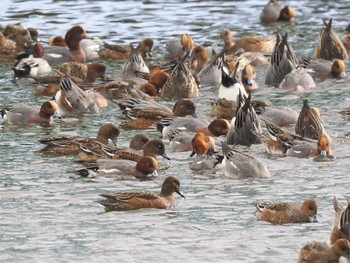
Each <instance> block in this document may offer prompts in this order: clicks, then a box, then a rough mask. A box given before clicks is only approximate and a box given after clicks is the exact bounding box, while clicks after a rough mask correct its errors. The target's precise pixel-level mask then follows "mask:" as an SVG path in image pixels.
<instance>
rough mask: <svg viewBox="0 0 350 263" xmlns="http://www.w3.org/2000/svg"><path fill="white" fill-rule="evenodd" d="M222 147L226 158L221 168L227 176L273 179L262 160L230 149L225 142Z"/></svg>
mask: <svg viewBox="0 0 350 263" xmlns="http://www.w3.org/2000/svg"><path fill="white" fill-rule="evenodd" d="M221 145H222V152H223V155H224V156H223V159H222V161H221V162H222V163H221V166H220V167H221V168H222V171H223V173H224V175H225V176H227V177H230V178H237V179H244V178H252V177H271V174H270V171H269V169H268V168H267V167H266V165H265V164H264V163H263V162H262V161H261V160H259V159H257V158H255V157H254V156H252V155H250V154H246V153H243V152H240V151H238V150H235V149H233V148H230V147H229V146H228V144H227V143H226V142H224V141H222V142H221Z"/></svg>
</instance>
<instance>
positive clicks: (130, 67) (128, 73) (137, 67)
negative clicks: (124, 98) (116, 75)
mask: <svg viewBox="0 0 350 263" xmlns="http://www.w3.org/2000/svg"><path fill="white" fill-rule="evenodd" d="M130 48H131V54H130V56H129V57H128V59H127V61H126V62H125V64H124V65H123V68H122V70H121V72H120V77H122V78H124V79H129V78H134V77H138V76H137V75H136V73H135V72H141V73H146V74H148V73H150V71H149V68H148V67H147V65H146V63H145V61H144V60H143V58H142V56H141V54H140V53H139V52H137V50H136V49H135V48H134V46H133V45H132V44H130Z"/></svg>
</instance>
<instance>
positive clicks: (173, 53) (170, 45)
mask: <svg viewBox="0 0 350 263" xmlns="http://www.w3.org/2000/svg"><path fill="white" fill-rule="evenodd" d="M194 47H195V43H194V40H193V38H192V37H191V36H190V35H189V34H187V33H184V34H182V35H181V39H180V41H179V40H177V39H174V40H171V41H169V42H167V43H166V46H165V50H166V53H165V58H166V59H167V60H173V59H176V58H178V57H183V56H184V55H185V54H186V53H187V52H190V51H191V50H192V49H193V48H194Z"/></svg>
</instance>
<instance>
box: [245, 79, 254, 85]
mask: <svg viewBox="0 0 350 263" xmlns="http://www.w3.org/2000/svg"><path fill="white" fill-rule="evenodd" d="M246 83H247V85H248V86H253V79H252V78H247V79H246Z"/></svg>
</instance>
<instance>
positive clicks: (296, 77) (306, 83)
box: [279, 65, 316, 93]
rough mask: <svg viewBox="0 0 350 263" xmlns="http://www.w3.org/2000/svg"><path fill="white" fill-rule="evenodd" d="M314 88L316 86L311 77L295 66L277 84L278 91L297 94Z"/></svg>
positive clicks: (301, 68) (300, 67)
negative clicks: (288, 91)
mask: <svg viewBox="0 0 350 263" xmlns="http://www.w3.org/2000/svg"><path fill="white" fill-rule="evenodd" d="M315 87H316V84H315V82H314V80H313V78H312V77H311V75H310V74H309V73H308V72H307V71H306V70H305V69H304V68H303V67H302V66H300V65H298V66H296V67H295V68H293V69H292V71H291V72H289V73H288V74H287V75H285V76H284V78H283V80H282V81H281V83H280V84H279V88H280V89H283V90H290V91H296V92H299V93H300V92H304V91H305V90H308V89H312V88H315Z"/></svg>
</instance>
